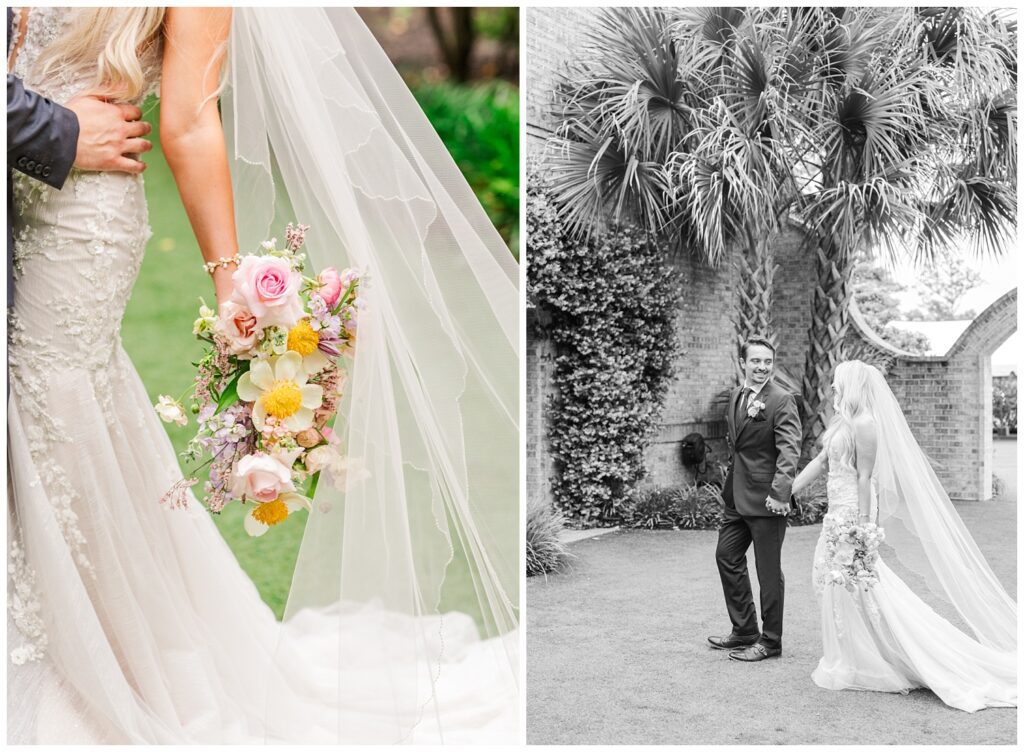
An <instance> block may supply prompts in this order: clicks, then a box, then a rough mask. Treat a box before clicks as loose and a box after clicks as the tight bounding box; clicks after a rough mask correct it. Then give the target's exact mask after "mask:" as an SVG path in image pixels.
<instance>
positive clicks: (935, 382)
mask: <svg viewBox="0 0 1024 752" xmlns="http://www.w3.org/2000/svg"><path fill="white" fill-rule="evenodd" d="M852 318H853V327H852V328H851V329H852V331H851V338H852V339H853V340H854V342H853V343H852V344H854V346H855V347H858V348H860V349H861V351H862V352H865V353H866V354H868V355H869V356H871V359H872V360H875V361H876V362H878V363H879V364H880V365H881V366H882V367H883V368H884V370H885V371H886V378H887V379H888V381H889V385H890V386H891V387H892V389H893V392H894V393H895V394H896V397H897V398H898V399H899V401H900V405H902V406H903V411H904V414H905V415H906V416H907V422H908V423H910V427H911V429H912V430H913V431H914V435H915V436H916V437H917V440H918V441H919V442H920V444H921V447H922V448H923V449H924V450H925V452H926V453H927V455H928V457H929V458H930V459H931V460H932V464H933V465H934V467H935V471H936V473H938V475H939V478H940V479H941V480H942V483H943V485H944V486H945V488H946V490H947V491H948V492H949V495H950V497H952V498H953V499H958V500H965V501H982V500H985V499H990V498H992V353H993V352H995V351H996V349H998V348H999V346H1000V345H1002V344H1003V343H1004V342H1005V341H1006V340H1007V339H1008V338H1009V337H1010V335H1011V334H1013V333H1014V332H1015V331H1016V330H1017V289H1016V288H1014V289H1013V290H1010V291H1009V292H1008V293H1006V294H1005V295H1003V296H1002V297H1001V298H999V299H998V300H996V301H995V302H994V303H992V305H990V306H989V307H988V308H986V309H985V310H984V311H982V312H981V314H979V315H978V316H977V317H976V318H975V319H974V321H972V322H971V325H970V326H968V327H967V329H966V330H964V333H963V334H961V335H960V337H959V338H958V339H957V341H956V342H955V343H954V344H953V346H952V347H951V348H950V349H949V352H947V353H946V354H945V355H939V356H920V355H912V354H910V353H905V352H902V351H899V350H896V349H895V348H893V347H891V346H890V345H888V344H887V343H885V342H883V341H882V340H881V339H880V338H879V337H878V336H877V335H876V334H875V333H874V332H873V331H871V328H870V327H869V326H868V325H867V323H866V322H865V321H864V319H863V317H862V316H861V315H860V313H859V312H858V311H857V310H856V307H854V309H853V317H852Z"/></svg>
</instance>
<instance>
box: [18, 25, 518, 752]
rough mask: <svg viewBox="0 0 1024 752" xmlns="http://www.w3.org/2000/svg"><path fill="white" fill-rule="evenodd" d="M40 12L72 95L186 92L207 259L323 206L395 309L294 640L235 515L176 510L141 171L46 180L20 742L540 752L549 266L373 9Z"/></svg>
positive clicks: (28, 185)
mask: <svg viewBox="0 0 1024 752" xmlns="http://www.w3.org/2000/svg"><path fill="white" fill-rule="evenodd" d="M18 14H19V15H18V18H20V20H21V25H20V27H21V29H22V33H21V34H20V35H18V36H17V40H16V43H15V47H14V50H13V55H12V58H11V60H12V62H13V66H14V73H15V74H16V75H18V76H20V77H22V79H23V80H24V82H25V84H26V86H27V87H31V88H33V89H34V90H36V91H37V92H39V93H40V94H43V95H44V96H47V97H49V98H50V99H52V100H54V101H56V102H58V103H61V102H66V101H67V100H69V99H70V98H72V97H74V96H76V95H81V94H83V93H92V94H95V95H97V96H102V97H104V98H107V99H110V100H112V101H119V102H129V103H140V102H141V101H142V100H143V99H144V98H145V97H146V96H147V94H149V93H150V92H154V91H156V90H157V89H159V93H160V103H161V114H160V137H161V143H162V145H163V149H164V152H165V154H166V157H167V161H168V164H169V165H170V167H171V169H172V171H173V173H174V177H175V180H176V182H177V185H178V189H179V192H180V194H181V199H182V202H183V204H184V206H185V208H186V211H187V213H188V217H189V220H190V222H191V225H192V229H193V231H194V233H195V236H196V239H197V241H198V245H199V247H200V249H201V251H202V255H203V260H205V261H207V262H217V261H219V260H221V259H224V258H231V257H233V256H235V254H236V252H238V251H239V249H241V250H242V251H243V252H244V251H245V250H246V249H254V248H255V247H256V246H257V244H258V243H259V242H260V241H262V240H265V239H267V238H268V237H269V236H270V234H271V228H272V227H279V226H283V225H284V223H285V222H287V221H291V220H294V221H298V222H301V223H303V224H307V225H310V226H311V227H312V228H313V229H312V230H311V233H310V236H309V238H308V241H307V245H306V250H307V253H308V255H309V258H310V261H311V263H312V264H313V266H314V267H315V268H323V267H325V266H327V265H335V266H337V267H338V268H341V267H344V266H351V267H355V268H358V269H360V270H361V271H362V272H363V273H364V275H365V277H364V278H365V280H366V285H365V287H364V288H361V297H363V299H364V301H365V303H366V308H365V309H364V311H363V312H362V313H361V316H360V322H359V323H360V329H359V337H358V344H357V347H356V353H355V356H354V359H353V361H352V365H351V366H350V371H351V372H350V374H349V386H348V394H347V396H346V398H345V401H344V403H343V405H342V407H341V408H340V409H339V419H338V424H337V425H336V427H335V430H336V432H337V433H339V434H340V435H343V436H344V445H345V447H346V451H347V454H348V457H349V462H350V466H358V467H359V468H361V472H359V473H349V474H348V476H347V477H344V476H339V477H334V478H329V477H326V478H325V479H324V480H323V481H322V482H321V483H320V484H319V488H318V490H317V494H316V498H315V499H314V502H313V508H312V510H311V512H310V514H309V519H308V522H307V525H306V530H305V533H304V537H303V540H302V546H301V550H300V553H299V559H298V563H297V566H296V570H295V574H294V576H293V580H292V586H291V590H290V593H289V599H288V605H287V609H286V614H285V620H284V621H283V622H282V623H278V622H277V621H276V620H275V619H274V617H273V615H272V613H271V611H270V609H269V608H268V607H267V606H266V605H264V604H263V603H262V601H261V600H260V598H259V595H258V593H257V591H256V588H255V586H254V585H253V583H252V582H251V581H250V580H248V579H247V578H246V576H245V575H244V574H243V572H242V570H241V569H240V568H239V566H238V564H237V562H236V561H235V559H234V557H233V556H232V554H231V552H230V550H229V549H228V548H227V546H226V545H225V543H224V541H223V539H222V538H221V536H220V535H219V534H218V532H217V530H216V528H215V526H214V524H213V522H212V521H211V519H210V517H209V515H208V514H207V513H206V512H205V511H204V510H203V509H202V508H201V507H200V506H199V505H198V504H197V503H196V502H195V501H194V500H193V501H192V503H191V504H190V505H189V508H187V509H170V508H167V507H166V506H162V505H161V504H160V503H159V500H160V498H161V496H162V495H163V494H164V493H165V491H167V489H168V488H170V487H171V486H172V485H174V484H175V483H176V482H177V481H180V480H181V474H180V471H179V468H178V463H177V460H176V456H175V453H174V450H173V448H172V446H171V444H170V441H169V440H168V437H167V435H166V433H165V431H164V429H163V426H162V425H161V423H160V422H159V419H158V418H157V416H156V415H155V413H154V411H153V407H152V405H151V404H150V402H149V399H148V397H147V394H146V391H145V390H144V388H143V385H142V383H141V382H140V380H139V377H138V374H137V373H136V371H135V370H134V368H133V367H132V364H131V363H130V361H129V359H128V357H127V355H126V354H125V352H124V350H123V349H122V347H121V342H120V322H121V319H122V316H123V314H124V310H125V306H126V304H127V301H128V298H129V295H130V293H131V289H132V285H133V283H134V280H135V278H136V275H137V274H138V271H139V267H140V264H141V262H142V255H143V250H144V247H145V244H146V241H147V239H148V237H149V234H150V231H149V227H148V221H147V207H146V200H145V194H144V190H143V182H142V180H141V178H140V177H139V176H133V175H127V174H124V173H87V172H72V174H71V175H70V176H69V178H68V181H67V183H66V184H65V185H64V187H63V189H62V190H59V191H58V190H55V189H52V188H50V187H48V186H45V185H43V184H41V183H38V182H34V181H32V180H30V179H28V178H26V177H24V176H17V177H16V178H15V179H14V183H13V191H14V197H15V207H16V208H15V216H14V217H13V218H12V219H13V222H14V232H15V237H16V249H15V284H16V294H15V304H14V307H13V309H12V310H11V312H10V324H9V329H8V331H9V369H10V384H11V392H10V397H9V402H8V492H9V505H8V509H9V528H8V529H9V547H10V561H9V568H8V571H9V572H10V582H9V592H10V598H9V610H8V632H9V640H8V649H9V662H8V693H7V694H8V741H9V742H10V743H136V744H142V743H150V744H152V743H161V744H170V743H253V742H255V743H262V742H267V743H273V742H300V743H303V742H308V743H337V742H343V743H365V742H383V743H400V742H416V743H424V742H430V743H437V742H445V743H486V742H506V743H507V742H514V741H515V740H516V739H517V738H518V731H517V715H518V713H517V707H516V705H517V698H518V688H517V681H518V679H517V668H516V666H517V650H518V638H517V636H516V635H517V612H518V594H517V584H518V579H519V578H518V573H519V566H518V550H519V546H518V537H519V536H518V528H519V523H518V502H517V499H518V467H517V460H516V458H517V457H518V427H517V424H516V420H517V415H518V407H517V404H516V400H517V394H518V390H517V377H518V352H517V346H518V345H517V343H518V333H517V321H518V316H517V277H518V274H517V266H516V264H515V262H514V260H513V259H512V257H511V254H509V252H508V249H507V248H506V247H505V246H504V244H503V243H502V242H501V239H500V237H499V236H498V234H497V233H496V232H495V230H494V228H493V227H492V226H491V225H490V223H489V222H488V221H487V218H486V216H485V215H484V214H483V212H482V210H481V208H480V206H479V204H478V203H477V202H476V200H475V199H474V198H473V196H472V193H471V192H470V190H469V188H468V186H467V185H466V183H465V181H464V180H463V179H462V177H461V175H460V174H459V173H458V171H457V168H456V167H455V165H454V163H453V162H452V160H451V158H450V157H449V155H448V154H447V152H446V151H445V149H444V147H443V145H442V144H441V142H440V140H439V139H438V138H437V136H436V134H435V133H434V132H433V130H432V128H431V127H430V125H429V123H428V121H427V120H426V119H425V117H424V116H423V114H422V112H421V111H420V110H419V109H418V107H417V106H416V104H415V101H414V100H413V99H412V97H411V95H410V94H409V92H408V90H407V89H406V87H405V86H404V84H403V83H402V81H401V79H400V78H399V77H398V75H397V73H396V72H395V71H394V69H393V67H392V66H391V65H390V63H389V61H388V60H387V58H386V57H385V56H384V54H383V52H382V51H381V50H380V48H379V47H378V46H377V45H376V43H375V42H374V40H373V38H372V36H371V35H370V34H369V32H368V30H367V29H366V28H365V26H363V25H362V22H361V21H360V20H359V18H358V16H357V15H356V14H355V13H354V11H352V10H351V9H330V10H328V11H325V10H320V9H294V10H293V9H261V8H257V9H252V8H250V9H236V10H234V11H232V10H231V9H223V8H222V9H203V8H167V9H162V8H101V9H96V8H80V9H66V8H65V9H59V8H30V9H29V8H25V9H21V10H20V11H18ZM16 28H18V27H17V26H16ZM218 105H219V107H218ZM219 110H220V113H222V114H223V127H222V123H221V115H220V113H219ZM196 263H201V260H200V259H198V258H197V259H196ZM232 271H233V265H232V264H231V263H229V262H227V263H225V264H223V265H218V266H217V269H216V271H215V272H214V279H213V282H214V286H215V289H216V295H217V299H218V301H219V302H224V301H225V300H226V299H227V298H228V297H229V296H230V295H231V292H232V281H231V272H232ZM199 292H200V291H197V297H198V294H199ZM325 472H327V471H325ZM453 577H458V578H462V579H465V580H467V581H470V582H471V583H472V586H473V592H474V593H475V600H474V602H473V603H471V604H467V605H466V606H464V608H465V610H466V611H469V612H472V614H471V615H469V614H466V613H459V612H448V613H443V612H444V611H445V609H444V608H443V607H442V605H441V604H442V599H443V597H444V594H445V592H446V590H445V588H446V585H448V584H450V580H451V579H452V578H453Z"/></svg>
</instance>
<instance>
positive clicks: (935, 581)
mask: <svg viewBox="0 0 1024 752" xmlns="http://www.w3.org/2000/svg"><path fill="white" fill-rule="evenodd" d="M861 365H862V367H863V368H865V369H866V371H867V376H866V379H867V385H868V389H869V393H870V400H871V403H872V407H873V414H874V417H875V424H876V428H877V432H878V452H877V460H876V464H875V472H874V482H875V486H876V492H877V494H878V523H879V524H880V525H881V526H882V527H884V528H885V536H886V544H887V545H888V546H889V547H891V548H892V549H893V551H894V552H895V554H896V556H897V558H898V559H899V560H900V562H902V563H903V564H904V565H905V566H906V567H908V568H909V569H911V570H912V571H914V572H915V573H917V574H919V575H921V576H922V577H924V579H925V580H926V582H927V584H928V586H929V587H930V589H931V590H932V591H933V592H935V593H936V594H937V595H939V596H941V597H942V598H943V599H944V600H946V601H947V602H949V603H950V604H952V605H953V606H954V607H955V608H956V610H957V611H958V612H959V613H960V616H961V617H962V618H963V619H964V621H965V622H966V623H967V624H968V626H969V627H970V629H971V630H972V631H973V632H974V635H975V637H976V638H977V639H978V641H979V642H981V643H982V644H983V645H987V646H989V647H993V648H996V649H999V650H1006V651H1012V652H1016V649H1017V605H1016V603H1014V601H1013V599H1012V598H1010V596H1009V595H1008V594H1007V592H1006V590H1005V589H1004V588H1003V586H1002V585H1001V584H1000V583H999V580H998V579H997V578H996V576H995V574H994V573H993V572H992V569H991V568H990V567H989V565H988V562H986V561H985V557H984V556H982V554H981V552H980V551H979V550H978V546H977V544H975V542H974V539H973V538H972V537H971V534H970V533H969V532H968V531H967V528H966V527H965V526H964V523H963V521H962V520H961V519H960V516H959V515H958V514H957V513H956V510H955V509H954V508H953V504H952V502H951V501H950V499H949V495H948V494H947V493H946V491H945V490H944V489H943V488H942V484H941V483H940V482H939V479H938V477H937V476H936V475H935V471H934V470H933V469H932V466H931V464H930V463H929V461H928V458H927V456H926V455H925V454H924V452H923V451H922V450H921V447H920V446H919V445H918V443H917V441H916V440H915V439H914V436H913V434H912V433H911V431H910V426H909V425H907V420H906V418H905V417H904V416H903V411H902V410H901V409H900V406H899V403H898V402H897V401H896V397H895V395H894V394H893V393H892V390H891V389H890V388H889V385H888V383H886V381H885V377H883V376H882V374H881V372H880V371H879V370H878V369H876V368H873V367H871V366H867V365H864V364H861Z"/></svg>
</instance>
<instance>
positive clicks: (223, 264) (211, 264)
mask: <svg viewBox="0 0 1024 752" xmlns="http://www.w3.org/2000/svg"><path fill="white" fill-rule="evenodd" d="M240 262H241V259H239V258H238V254H237V253H236V254H235V255H234V256H225V257H223V258H219V259H217V260H216V261H207V262H206V263H205V264H203V268H204V269H206V273H207V274H213V273H214V272H215V271H217V267H220V268H221V269H227V268H228V266H230V265H231V264H239V263H240Z"/></svg>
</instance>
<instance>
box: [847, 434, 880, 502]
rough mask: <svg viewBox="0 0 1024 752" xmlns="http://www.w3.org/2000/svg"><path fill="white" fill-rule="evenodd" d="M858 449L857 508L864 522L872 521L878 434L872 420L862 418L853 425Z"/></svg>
mask: <svg viewBox="0 0 1024 752" xmlns="http://www.w3.org/2000/svg"><path fill="white" fill-rule="evenodd" d="M853 431H854V441H855V442H856V447H857V453H856V455H855V456H856V458H857V508H858V511H859V514H860V519H861V521H862V522H869V521H870V520H871V474H872V473H873V472H874V470H875V455H876V453H877V452H878V434H877V431H876V430H875V421H874V419H872V418H860V419H858V420H856V421H855V422H854V424H853Z"/></svg>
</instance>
